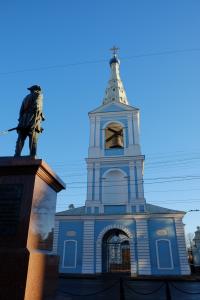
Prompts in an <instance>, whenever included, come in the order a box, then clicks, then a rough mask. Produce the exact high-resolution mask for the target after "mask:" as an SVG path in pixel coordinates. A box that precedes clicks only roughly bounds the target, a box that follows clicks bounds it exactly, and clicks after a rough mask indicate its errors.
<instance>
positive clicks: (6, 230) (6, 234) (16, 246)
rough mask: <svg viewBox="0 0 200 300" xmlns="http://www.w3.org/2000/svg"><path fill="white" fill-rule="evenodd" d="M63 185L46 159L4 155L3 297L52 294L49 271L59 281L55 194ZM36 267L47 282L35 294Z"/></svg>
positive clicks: (0, 177) (0, 214) (0, 167)
mask: <svg viewBox="0 0 200 300" xmlns="http://www.w3.org/2000/svg"><path fill="white" fill-rule="evenodd" d="M64 188H65V184H64V183H63V182H62V180H61V179H60V178H59V177H58V176H57V175H56V174H55V173H54V172H53V171H52V170H51V169H50V167H49V166H48V165H47V164H46V163H45V162H44V161H43V160H41V159H34V158H30V157H19V158H13V157H0V261H1V264H0V274H1V275H0V276H1V277H0V299H4V300H7V299H8V300H10V299H12V300H15V299H16V300H21V299H28V300H42V299H44V297H45V295H46V293H47V294H49V291H48V289H47V286H48V284H47V282H48V278H49V272H50V273H52V274H51V276H50V277H51V281H52V278H54V281H55V280H56V275H57V268H58V258H57V257H56V256H55V255H54V256H53V255H52V254H51V250H52V245H53V228H54V214H55V210H56V197H57V193H58V192H59V191H61V190H62V189H64ZM40 262H41V264H40ZM42 262H43V263H42ZM44 262H45V268H44ZM53 262H54V263H53ZM50 266H51V267H50ZM52 266H53V267H52ZM33 270H34V272H33ZM49 270H51V271H49ZM35 272H36V273H37V276H39V277H40V279H41V282H43V283H45V284H44V285H42V287H41V284H38V288H37V290H38V293H37V295H38V296H37V297H36V296H35V295H34V297H33V298H31V293H30V290H29V289H32V286H35V284H36V282H38V280H36V277H34V276H33V274H36V273H35ZM35 280H36V282H35ZM51 286H53V284H52V283H51ZM39 290H40V291H39ZM25 291H26V292H25ZM25 294H26V295H28V296H26V295H25Z"/></svg>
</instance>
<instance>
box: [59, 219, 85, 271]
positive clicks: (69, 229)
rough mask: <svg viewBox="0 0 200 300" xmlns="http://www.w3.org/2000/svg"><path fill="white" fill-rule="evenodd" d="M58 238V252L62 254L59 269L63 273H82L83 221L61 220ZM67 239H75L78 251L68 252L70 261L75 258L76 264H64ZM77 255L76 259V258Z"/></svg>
mask: <svg viewBox="0 0 200 300" xmlns="http://www.w3.org/2000/svg"><path fill="white" fill-rule="evenodd" d="M59 227H60V228H59V238H58V254H59V256H60V266H59V271H60V272H61V273H81V270H82V253H83V222H82V221H79V220H76V221H61V222H60V225H59ZM65 241H75V242H76V247H77V251H75V252H70V253H67V254H68V256H69V257H68V259H67V260H68V262H70V263H71V261H74V260H75V262H76V263H75V266H72V264H69V265H64V262H65V260H66V255H64V244H65ZM74 256H75V259H74Z"/></svg>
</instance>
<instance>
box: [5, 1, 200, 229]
mask: <svg viewBox="0 0 200 300" xmlns="http://www.w3.org/2000/svg"><path fill="white" fill-rule="evenodd" d="M199 14H200V1H199V0H190V1H189V0H188V1H186V0H168V1H164V0H151V1H149V0H123V1H117V0H115V1H113V0H101V1H95V0H84V1H81V0H79V1H77V0H71V1H70V0H58V1H53V0H43V1H39V0H35V1H25V0H21V1H17V0H15V1H14V0H13V1H11V0H7V1H1V3H0V37H1V56H0V65H1V70H0V86H1V110H0V120H1V122H0V124H1V126H0V127H1V128H0V130H4V129H7V128H10V127H14V126H16V124H17V117H18V111H19V107H20V105H21V101H22V99H23V97H24V96H25V95H26V93H27V90H26V88H27V87H28V86H30V85H33V84H40V85H41V86H42V88H43V90H44V111H45V115H46V121H45V123H44V128H45V131H44V133H43V134H42V136H41V137H40V140H39V148H38V156H39V157H41V158H43V159H44V160H46V161H47V162H48V163H49V164H50V165H51V166H52V168H53V169H54V170H55V171H56V172H57V173H58V174H59V175H60V177H61V178H62V179H63V180H64V181H65V182H66V183H67V186H68V188H67V190H66V191H64V192H62V193H61V194H60V196H59V197H58V207H57V209H58V210H62V209H66V208H67V207H68V205H69V204H70V203H74V204H75V206H78V205H83V204H84V201H85V186H86V165H85V162H84V158H85V157H87V148H88V141H89V122H88V116H87V113H88V111H90V110H92V109H94V108H96V107H97V106H99V105H100V104H101V103H102V99H103V95H104V90H105V88H106V85H107V81H108V79H109V65H108V60H109V58H110V53H109V48H111V47H112V46H113V44H116V45H117V46H119V47H120V59H121V77H122V80H123V83H124V86H125V89H126V92H127V96H128V99H129V102H130V104H132V105H133V106H136V107H139V108H140V110H141V145H142V151H143V154H145V156H146V164H145V195H146V199H147V201H148V202H150V203H154V204H157V205H163V206H165V207H169V208H176V209H181V210H189V209H200V186H199V183H200V169H199V168H200V138H199V136H200V134H199V128H200V126H199V113H200V101H199V100H200V82H199V78H200V39H199V36H200V18H199ZM154 54H155V55H154ZM16 137H17V136H16V133H15V132H12V133H10V134H9V135H5V136H2V137H0V155H1V156H9V155H13V152H14V147H15V141H16ZM26 153H27V148H26V149H25V150H24V154H26ZM194 176H195V177H194ZM163 177H164V179H156V178H163ZM166 177H167V178H166ZM169 181H170V182H169ZM199 219H200V212H197V213H188V215H187V216H186V217H185V219H184V220H185V223H186V229H187V231H188V232H189V231H190V232H191V231H194V229H195V227H196V226H197V225H200V221H199Z"/></svg>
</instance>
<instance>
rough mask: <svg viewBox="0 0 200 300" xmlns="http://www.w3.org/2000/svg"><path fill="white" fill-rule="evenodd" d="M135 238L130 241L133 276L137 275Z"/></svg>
mask: <svg viewBox="0 0 200 300" xmlns="http://www.w3.org/2000/svg"><path fill="white" fill-rule="evenodd" d="M134 244H135V238H132V239H130V260H131V275H136V274H137V262H136V255H135V247H134Z"/></svg>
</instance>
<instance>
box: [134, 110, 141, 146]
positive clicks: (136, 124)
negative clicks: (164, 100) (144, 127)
mask: <svg viewBox="0 0 200 300" xmlns="http://www.w3.org/2000/svg"><path fill="white" fill-rule="evenodd" d="M133 129H134V140H135V144H140V138H139V135H140V133H139V112H137V114H134V116H133Z"/></svg>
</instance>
